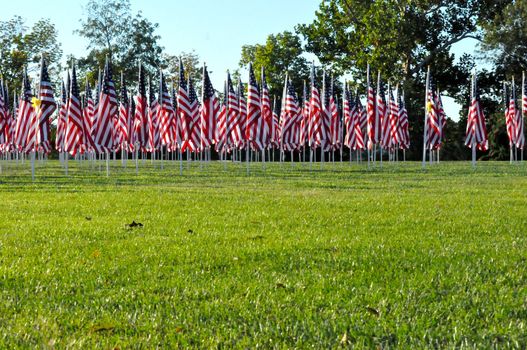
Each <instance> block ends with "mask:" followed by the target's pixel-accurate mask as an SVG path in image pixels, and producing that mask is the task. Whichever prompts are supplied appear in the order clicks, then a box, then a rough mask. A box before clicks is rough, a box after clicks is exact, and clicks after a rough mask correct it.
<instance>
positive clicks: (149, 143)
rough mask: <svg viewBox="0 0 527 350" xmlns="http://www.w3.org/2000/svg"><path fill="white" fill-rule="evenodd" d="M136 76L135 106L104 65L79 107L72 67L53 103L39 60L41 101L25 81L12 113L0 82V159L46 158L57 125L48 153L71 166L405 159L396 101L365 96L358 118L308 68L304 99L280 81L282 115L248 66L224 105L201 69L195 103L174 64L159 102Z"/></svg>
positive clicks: (393, 94)
mask: <svg viewBox="0 0 527 350" xmlns="http://www.w3.org/2000/svg"><path fill="white" fill-rule="evenodd" d="M138 70H139V74H138V89H137V94H136V96H134V98H130V97H129V94H128V91H127V87H126V84H125V82H124V81H121V89H120V93H119V94H118V93H117V91H116V88H115V84H114V81H113V74H112V67H111V64H110V62H109V61H108V60H107V62H106V64H105V67H104V70H103V73H102V77H100V79H99V83H98V84H97V86H96V87H95V90H96V93H95V98H93V95H92V89H91V87H90V85H89V84H88V82H86V84H85V92H84V94H83V95H82V97H81V93H80V90H79V82H78V81H77V74H76V68H75V65H72V67H71V74H70V73H68V78H67V81H66V82H65V83H64V82H63V84H62V91H61V98H60V101H59V102H58V103H57V102H55V99H54V93H53V89H52V86H51V82H50V79H49V75H48V72H47V68H46V63H45V61H44V60H42V62H41V74H40V84H39V88H38V93H37V94H36V96H34V94H33V92H32V91H31V88H30V83H29V78H28V76H27V73H25V72H24V77H23V89H22V92H21V94H20V96H19V98H18V99H17V98H16V96H15V97H14V99H13V100H14V103H13V106H12V107H13V108H9V103H8V102H9V101H8V93H7V87H6V84H4V83H3V82H2V83H1V87H2V88H1V89H0V91H1V93H0V145H1V150H2V151H3V152H23V153H29V152H33V151H39V152H44V153H49V152H50V151H51V150H52V145H51V140H50V126H51V121H52V120H53V119H54V118H56V130H57V131H56V142H55V148H56V150H57V151H59V152H65V153H69V154H70V155H72V156H75V155H77V154H83V153H86V152H88V153H90V152H91V153H97V154H100V153H107V152H112V151H115V150H125V151H126V152H129V151H135V150H138V151H141V152H155V151H158V150H160V149H162V148H164V149H166V150H167V151H176V150H180V151H182V152H184V151H187V150H188V151H190V152H202V151H204V150H210V149H215V150H216V151H217V152H219V153H224V154H226V153H230V152H232V151H234V150H237V149H246V148H248V147H249V148H250V149H251V150H254V151H262V150H265V149H279V150H282V151H298V150H301V149H303V148H305V147H308V148H310V149H316V148H320V149H322V150H323V151H324V152H327V151H332V150H333V151H335V150H340V149H342V147H343V146H345V147H348V148H349V149H351V150H354V151H360V150H365V149H366V147H367V145H368V144H370V145H373V144H380V145H381V146H382V147H383V148H385V149H395V148H396V147H398V148H401V149H407V148H408V147H409V145H410V139H409V132H408V114H407V111H406V108H405V104H404V100H403V95H402V94H397V91H394V90H393V89H390V88H389V89H388V93H387V96H386V94H385V90H384V89H383V88H382V87H381V88H379V89H378V90H377V93H376V94H375V93H374V90H373V88H371V87H368V103H367V107H366V108H364V106H363V105H362V103H361V100H360V96H359V94H358V93H357V92H356V91H355V93H353V92H352V91H351V90H350V88H349V87H348V84H345V86H344V92H343V94H342V96H341V99H339V97H338V96H337V95H336V93H335V92H334V89H333V79H332V78H331V79H330V78H329V77H328V76H327V74H326V73H325V72H324V74H323V79H322V84H321V86H319V85H320V84H318V82H317V81H316V79H315V68H314V67H313V68H312V74H311V76H312V77H311V84H310V85H311V88H310V91H309V94H308V91H307V88H306V85H305V84H304V91H303V98H302V99H300V98H299V97H298V95H297V92H296V91H295V89H294V87H293V84H292V81H291V80H290V79H289V78H288V77H287V76H286V78H285V81H284V89H283V96H282V98H281V104H280V105H278V104H277V103H276V98H273V100H271V97H270V95H269V88H268V86H267V82H266V77H265V71H264V69H262V70H261V72H260V79H259V81H257V79H256V75H255V73H254V70H253V68H252V66H249V79H248V83H247V84H246V87H244V84H243V83H242V82H241V81H238V82H237V84H236V85H235V84H233V82H232V79H231V76H230V74H228V73H227V79H226V81H225V86H224V94H223V98H222V99H220V98H218V96H217V93H216V91H215V90H214V88H213V86H212V83H211V81H210V78H209V75H208V71H207V69H206V67H204V68H203V81H202V91H201V99H198V97H197V94H196V91H195V88H194V83H193V80H192V78H190V77H187V75H186V74H185V69H184V67H183V64H182V63H181V62H180V71H179V86H178V89H177V90H176V89H174V88H172V89H171V90H169V89H168V88H167V86H166V79H165V77H164V76H163V73H162V72H160V81H159V88H158V94H157V96H155V94H154V93H153V92H152V90H153V89H152V84H151V82H150V79H148V82H147V81H146V78H145V74H144V69H143V68H142V67H141V66H139V69H138ZM147 87H148V93H147ZM374 94H375V96H374ZM118 95H119V97H118ZM339 102H342V103H341V104H340V103H339ZM339 104H340V106H339ZM56 110H57V111H58V113H55V112H56ZM55 114H57V115H56V117H55Z"/></svg>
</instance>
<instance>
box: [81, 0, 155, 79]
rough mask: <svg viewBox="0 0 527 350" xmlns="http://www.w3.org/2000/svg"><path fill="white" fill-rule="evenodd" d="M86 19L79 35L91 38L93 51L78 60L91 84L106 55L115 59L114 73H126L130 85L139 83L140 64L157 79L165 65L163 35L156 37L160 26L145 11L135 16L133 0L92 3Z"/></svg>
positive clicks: (87, 9) (92, 0) (90, 1)
mask: <svg viewBox="0 0 527 350" xmlns="http://www.w3.org/2000/svg"><path fill="white" fill-rule="evenodd" d="M85 16H86V17H85V18H84V19H81V28H80V29H79V30H77V31H76V33H77V34H79V35H80V36H82V37H84V38H86V39H88V47H87V48H88V49H89V50H90V51H89V52H88V54H87V55H86V56H85V57H82V58H79V59H78V65H79V69H80V71H81V73H84V74H85V75H86V76H88V78H89V80H90V81H91V83H95V81H96V80H97V74H98V69H99V68H100V67H103V65H104V61H105V58H106V56H108V57H110V59H111V60H112V64H113V67H114V71H115V72H116V73H119V72H121V71H122V72H123V73H124V77H125V79H126V80H127V81H128V82H131V81H135V80H137V71H138V65H139V62H141V63H142V64H143V66H144V68H145V69H146V71H147V72H148V74H150V75H152V76H157V72H158V70H159V68H160V67H161V65H162V63H163V62H162V55H161V54H162V52H163V48H162V47H161V46H159V44H158V41H159V39H160V36H159V35H157V34H155V31H156V28H157V27H158V24H157V23H152V22H150V21H149V20H148V19H146V18H144V17H143V16H142V14H141V12H139V13H137V14H136V15H135V16H133V15H132V12H131V9H130V1H129V0H89V1H88V3H87V5H86V7H85Z"/></svg>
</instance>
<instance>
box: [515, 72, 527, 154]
mask: <svg viewBox="0 0 527 350" xmlns="http://www.w3.org/2000/svg"><path fill="white" fill-rule="evenodd" d="M526 93H527V92H526V91H525V73H524V74H523V79H522V107H521V112H520V111H518V113H517V114H516V148H518V149H523V148H524V147H525V129H524V123H525V121H524V115H525V114H526V113H527V95H526Z"/></svg>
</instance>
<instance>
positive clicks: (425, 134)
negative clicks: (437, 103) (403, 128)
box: [423, 66, 430, 168]
mask: <svg viewBox="0 0 527 350" xmlns="http://www.w3.org/2000/svg"><path fill="white" fill-rule="evenodd" d="M429 82H430V66H428V71H427V73H426V87H425V119H424V120H425V122H424V128H423V129H424V132H423V168H425V167H426V139H427V137H428V123H427V121H428V110H427V109H428V85H429Z"/></svg>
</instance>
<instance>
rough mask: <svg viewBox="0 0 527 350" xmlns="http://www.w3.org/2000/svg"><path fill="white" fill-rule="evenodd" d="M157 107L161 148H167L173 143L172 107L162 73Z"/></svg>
mask: <svg viewBox="0 0 527 350" xmlns="http://www.w3.org/2000/svg"><path fill="white" fill-rule="evenodd" d="M158 100H159V106H158V110H157V120H158V124H159V138H160V142H161V145H162V146H166V147H167V148H168V147H169V146H170V145H171V144H172V142H173V135H172V133H171V130H170V129H171V125H172V119H174V114H175V111H174V106H173V104H172V98H171V96H170V93H169V92H168V89H167V86H166V84H165V77H164V76H163V72H160V73H159V97H158Z"/></svg>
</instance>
